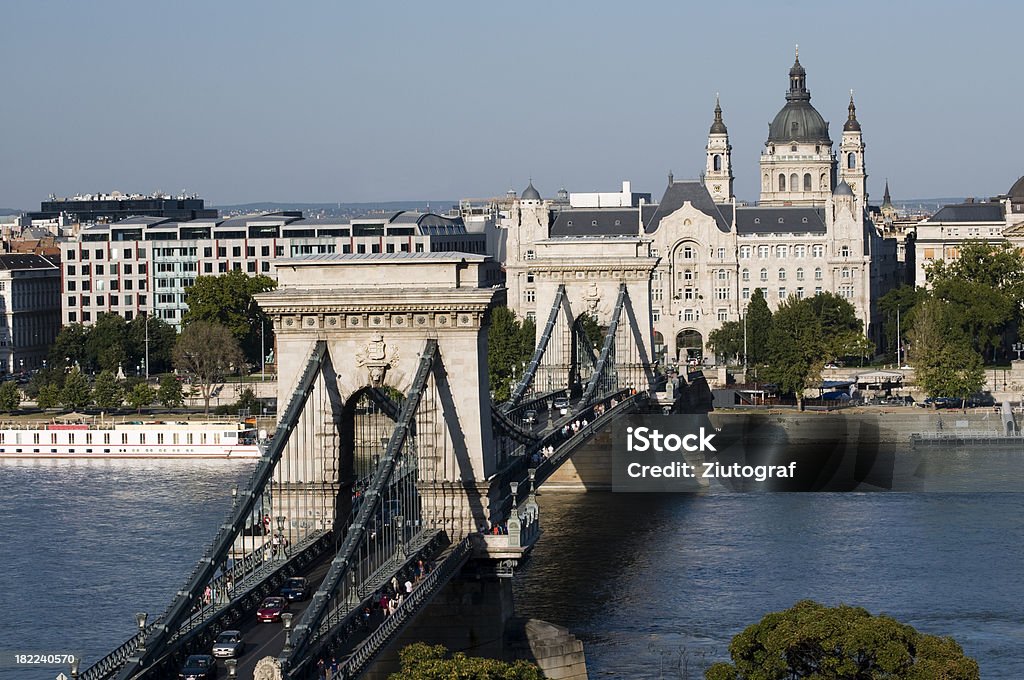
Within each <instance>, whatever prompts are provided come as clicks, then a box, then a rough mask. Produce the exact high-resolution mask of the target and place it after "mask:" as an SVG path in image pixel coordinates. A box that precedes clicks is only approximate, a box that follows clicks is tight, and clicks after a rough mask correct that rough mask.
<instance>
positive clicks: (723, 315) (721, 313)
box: [718, 307, 729, 321]
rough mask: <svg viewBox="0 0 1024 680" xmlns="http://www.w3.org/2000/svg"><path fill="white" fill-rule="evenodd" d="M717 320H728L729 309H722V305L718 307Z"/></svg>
mask: <svg viewBox="0 0 1024 680" xmlns="http://www.w3.org/2000/svg"><path fill="white" fill-rule="evenodd" d="M718 320H719V321H728V320H729V310H728V309H724V308H722V307H719V308H718Z"/></svg>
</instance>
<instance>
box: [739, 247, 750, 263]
mask: <svg viewBox="0 0 1024 680" xmlns="http://www.w3.org/2000/svg"><path fill="white" fill-rule="evenodd" d="M750 250H751V248H750V246H740V259H743V260H749V259H750Z"/></svg>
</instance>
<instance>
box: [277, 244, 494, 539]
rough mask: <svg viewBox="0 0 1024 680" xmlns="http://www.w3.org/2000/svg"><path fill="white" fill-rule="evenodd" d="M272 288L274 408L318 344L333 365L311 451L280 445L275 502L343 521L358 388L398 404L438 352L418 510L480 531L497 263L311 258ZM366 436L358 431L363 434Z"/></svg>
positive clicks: (288, 266) (427, 401)
mask: <svg viewBox="0 0 1024 680" xmlns="http://www.w3.org/2000/svg"><path fill="white" fill-rule="evenodd" d="M278 280H279V283H280V288H279V289H278V290H275V291H272V292H269V293H264V294H261V295H259V296H257V301H258V303H259V305H260V307H261V308H263V309H264V310H265V311H266V312H267V314H268V315H270V316H271V318H272V319H273V324H274V330H275V333H276V336H277V356H278V358H279V367H278V369H279V376H281V378H282V379H281V380H280V382H279V385H278V404H279V405H283V404H285V403H287V401H288V397H289V395H291V394H292V392H293V391H294V390H295V388H296V385H297V383H298V380H299V378H300V376H301V374H302V372H303V363H304V362H305V361H306V358H307V357H309V356H310V354H311V352H312V350H313V348H314V345H315V344H316V343H317V342H318V341H325V342H326V345H327V352H328V355H329V357H330V360H329V362H328V363H327V365H326V366H325V368H324V370H322V371H321V374H320V376H319V377H318V380H320V381H322V382H323V383H325V387H326V389H325V390H324V391H323V392H324V393H326V394H329V395H330V397H329V398H327V399H323V400H322V402H323V403H320V404H307V406H306V409H307V410H309V409H313V410H316V409H319V410H320V411H321V414H320V415H319V416H318V417H317V418H316V419H315V420H314V427H317V428H319V431H318V432H317V435H318V436H317V437H316V441H317V442H318V446H317V449H318V451H317V453H316V455H315V456H314V457H313V458H312V459H311V458H310V457H309V455H308V453H307V452H300V451H296V452H295V453H294V455H290V454H291V453H292V452H291V451H286V452H285V454H284V456H283V458H282V461H281V467H280V470H281V474H282V475H283V478H284V482H285V483H284V484H283V488H284V493H289V492H290V493H291V494H293V495H294V496H295V497H296V498H292V499H283V498H282V499H280V501H279V502H280V504H281V505H282V506H287V507H289V508H292V509H293V511H294V509H295V508H296V507H302V508H303V509H302V510H300V511H299V512H298V513H297V514H300V515H305V517H304V518H303V519H302V520H301V521H306V522H316V521H318V520H319V521H321V522H322V523H323V524H324V525H325V527H324V528H330V526H327V525H329V524H330V523H331V522H333V523H335V524H337V523H343V522H346V521H347V520H348V512H349V503H350V499H351V496H352V488H351V485H352V483H353V481H354V475H353V474H352V461H353V458H354V454H355V451H357V450H359V449H360V448H361V447H363V448H367V449H373V448H374V447H375V446H377V445H386V440H384V441H383V442H382V441H380V440H376V441H370V442H367V441H362V440H361V439H360V433H359V432H356V431H354V430H353V428H352V423H353V411H354V410H357V409H358V408H359V406H358V405H357V404H358V398H359V396H360V395H363V394H366V393H367V392H370V391H372V393H373V394H374V395H375V397H376V398H377V399H378V400H381V399H383V400H392V401H393V402H394V403H395V406H396V409H397V406H398V405H399V404H400V403H401V400H402V399H403V398H405V397H407V396H409V390H410V389H411V387H412V384H413V379H414V377H415V374H416V371H417V367H418V365H419V364H420V356H421V354H422V353H423V352H424V347H425V346H426V343H427V341H428V340H434V341H436V343H437V344H436V352H437V355H436V358H435V360H434V362H433V368H432V369H431V371H432V375H431V376H430V379H429V380H428V382H427V387H426V388H425V390H426V391H425V394H424V395H423V398H422V400H421V402H420V405H419V408H418V418H417V421H416V422H417V425H418V431H416V432H415V440H416V446H417V452H416V454H417V458H418V465H419V488H420V494H419V495H420V500H419V502H420V503H421V504H422V507H421V509H420V512H421V514H422V519H423V521H424V522H425V523H428V524H430V525H433V526H435V527H437V528H439V529H444V530H446V531H447V532H448V534H449V536H451V537H452V538H456V537H460V536H465V535H467V534H468V533H472V532H474V531H477V530H478V529H479V528H480V527H481V526H485V525H486V522H487V519H486V512H487V506H488V505H489V500H488V498H487V496H488V492H489V489H488V483H487V479H488V477H489V476H491V475H493V474H494V473H495V471H496V468H497V466H498V464H499V460H498V455H497V453H496V451H495V443H494V435H493V432H492V416H491V400H490V391H489V390H490V388H489V385H488V374H487V329H488V325H489V320H490V310H491V309H492V307H493V306H494V305H496V304H503V303H504V289H503V288H502V287H501V286H500V285H499V283H500V271H499V268H498V265H497V264H496V263H494V262H493V261H491V260H490V259H489V258H486V257H484V256H480V255H470V254H464V253H431V254H399V255H376V256H373V255H371V256H358V255H357V256H344V255H341V256H328V257H323V256H319V257H317V256H314V257H310V258H298V259H293V260H288V261H287V262H285V263H282V264H281V265H279V266H278ZM364 438H365V437H364Z"/></svg>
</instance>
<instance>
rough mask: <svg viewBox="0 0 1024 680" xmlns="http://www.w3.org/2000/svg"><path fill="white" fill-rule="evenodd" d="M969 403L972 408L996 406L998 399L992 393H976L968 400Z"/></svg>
mask: <svg viewBox="0 0 1024 680" xmlns="http://www.w3.org/2000/svg"><path fill="white" fill-rule="evenodd" d="M967 405H968V406H970V407H972V408H974V407H989V406H995V405H996V400H995V397H993V396H992V395H991V394H975V395H974V396H972V397H970V398H969V399H968V400H967Z"/></svg>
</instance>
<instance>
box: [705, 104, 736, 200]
mask: <svg viewBox="0 0 1024 680" xmlns="http://www.w3.org/2000/svg"><path fill="white" fill-rule="evenodd" d="M707 152H708V160H707V167H706V168H705V170H704V186H705V187H707V190H708V193H710V194H711V198H712V199H714V201H715V203H728V202H729V201H731V200H732V197H733V194H732V184H733V175H732V145H731V144H729V130H728V128H726V127H725V121H723V120H722V104H721V102H720V101H719V99H718V94H715V119H714V121H713V122H712V123H711V130H710V131H709V132H708V145H707Z"/></svg>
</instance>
